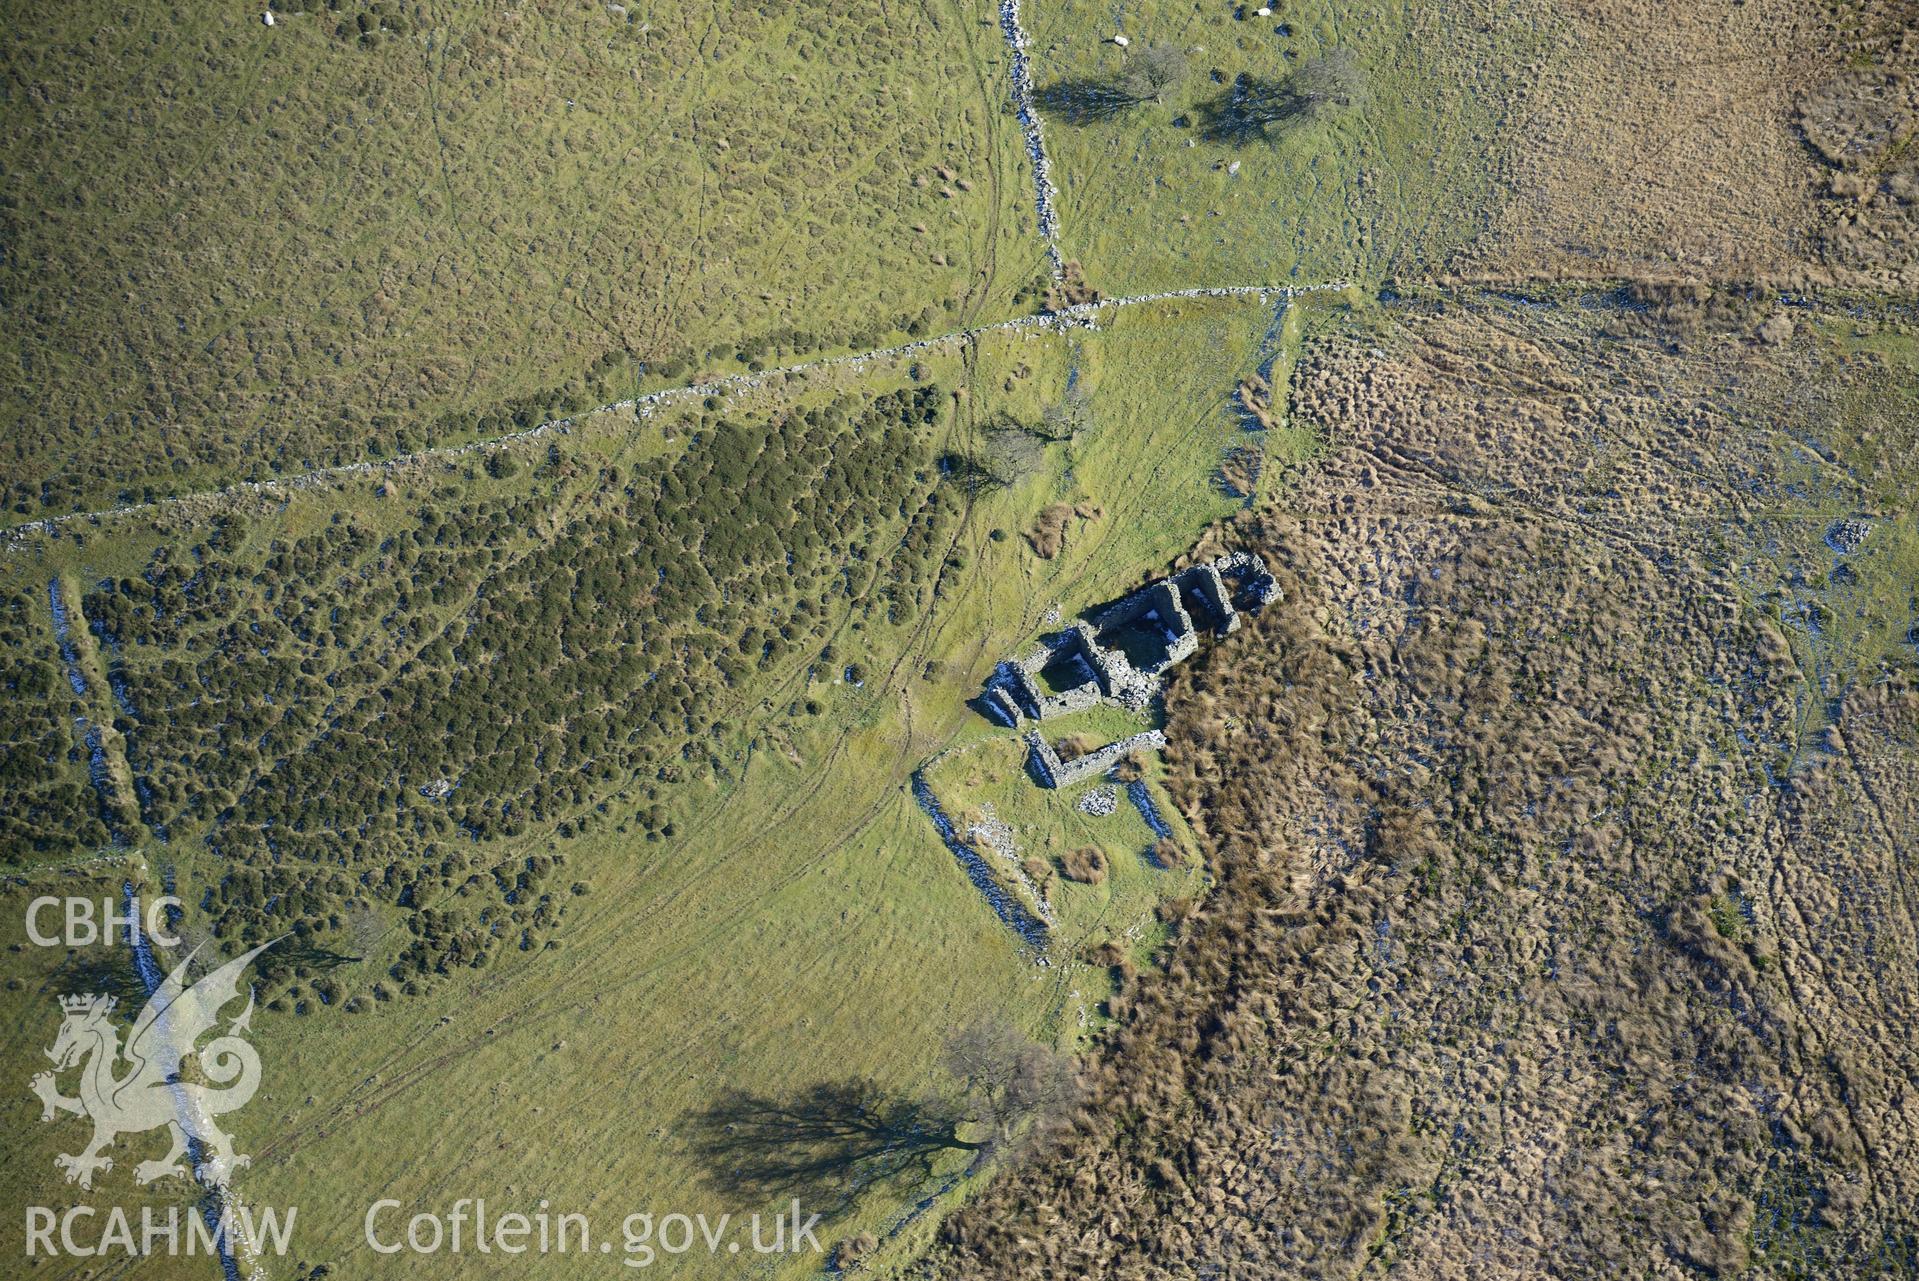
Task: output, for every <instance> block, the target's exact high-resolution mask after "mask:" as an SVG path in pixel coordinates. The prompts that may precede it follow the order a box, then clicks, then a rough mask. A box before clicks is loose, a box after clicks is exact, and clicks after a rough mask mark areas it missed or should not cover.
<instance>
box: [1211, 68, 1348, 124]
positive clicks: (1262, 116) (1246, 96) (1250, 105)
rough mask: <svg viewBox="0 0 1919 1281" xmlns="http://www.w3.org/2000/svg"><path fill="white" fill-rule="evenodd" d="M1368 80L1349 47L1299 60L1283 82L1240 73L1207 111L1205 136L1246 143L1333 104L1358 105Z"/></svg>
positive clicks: (1320, 113) (1316, 114)
mask: <svg viewBox="0 0 1919 1281" xmlns="http://www.w3.org/2000/svg"><path fill="white" fill-rule="evenodd" d="M1365 93H1366V78H1365V74H1364V73H1363V72H1362V71H1361V70H1360V66H1359V61H1358V59H1356V58H1354V57H1353V55H1352V51H1351V50H1348V49H1335V50H1333V51H1332V52H1331V53H1328V54H1326V55H1325V56H1324V57H1320V58H1312V59H1309V60H1307V61H1306V62H1303V63H1301V64H1300V65H1299V66H1298V68H1296V69H1295V70H1294V71H1293V72H1292V73H1291V74H1290V75H1288V76H1285V77H1284V78H1282V79H1279V80H1262V79H1260V78H1259V77H1257V76H1248V75H1242V76H1240V77H1238V78H1237V79H1235V80H1234V81H1233V83H1232V86H1231V87H1230V88H1228V89H1227V91H1226V93H1225V94H1224V95H1223V96H1222V97H1221V98H1220V99H1219V100H1218V101H1216V102H1213V103H1210V104H1208V105H1207V106H1206V107H1205V108H1204V109H1203V111H1204V114H1205V116H1206V135H1207V137H1209V138H1212V139H1213V140H1215V141H1218V142H1248V141H1251V140H1252V139H1254V138H1264V137H1267V136H1268V130H1269V129H1271V128H1272V127H1274V126H1278V125H1293V124H1304V123H1306V122H1308V121H1311V120H1316V119H1318V118H1320V117H1321V116H1323V115H1325V114H1326V113H1327V112H1329V111H1331V110H1333V109H1334V108H1340V107H1351V106H1355V105H1357V104H1358V103H1359V102H1360V101H1362V100H1363V99H1364V97H1365Z"/></svg>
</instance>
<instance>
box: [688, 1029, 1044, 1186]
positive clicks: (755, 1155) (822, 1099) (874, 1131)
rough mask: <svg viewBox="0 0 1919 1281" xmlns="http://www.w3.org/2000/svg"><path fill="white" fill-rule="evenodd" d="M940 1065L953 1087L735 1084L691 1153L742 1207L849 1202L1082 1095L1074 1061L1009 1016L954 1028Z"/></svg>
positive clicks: (1004, 1143) (706, 1118)
mask: <svg viewBox="0 0 1919 1281" xmlns="http://www.w3.org/2000/svg"><path fill="white" fill-rule="evenodd" d="M941 1063H942V1066H943V1067H944V1068H945V1070H946V1072H947V1074H948V1076H949V1077H950V1078H951V1087H950V1088H948V1089H946V1090H943V1091H933V1092H929V1093H927V1094H924V1095H921V1096H919V1097H910V1096H907V1095H904V1094H895V1093H893V1092H891V1091H889V1090H887V1089H886V1088H885V1087H883V1086H881V1085H880V1084H879V1083H878V1082H876V1081H873V1080H870V1079H868V1078H865V1077H853V1078H850V1079H847V1080H844V1081H835V1082H822V1083H820V1084H817V1085H813V1086H809V1087H808V1088H806V1089H803V1090H800V1091H798V1092H797V1093H795V1094H794V1095H792V1096H791V1097H790V1098H786V1099H773V1098H768V1097H765V1096H763V1095H755V1094H749V1093H746V1092H743V1091H735V1092H733V1093H731V1094H728V1095H726V1096H725V1097H723V1098H721V1099H720V1100H719V1101H718V1102H716V1103H714V1104H713V1105H712V1106H711V1107H708V1108H706V1109H705V1110H704V1111H702V1112H699V1113H697V1114H695V1115H694V1117H693V1118H692V1120H693V1124H694V1127H695V1132H694V1136H693V1141H692V1150H693V1152H694V1154H695V1155H696V1156H697V1157H699V1158H700V1160H701V1162H702V1163H703V1164H704V1165H705V1166H706V1173H707V1178H708V1179H709V1181H710V1182H712V1183H713V1184H714V1185H715V1186H716V1187H718V1188H719V1189H721V1190H722V1191H724V1192H727V1193H728V1194H730V1195H732V1196H735V1197H738V1198H739V1199H740V1200H741V1202H742V1204H746V1203H761V1202H765V1201H767V1200H776V1199H778V1198H781V1197H786V1196H795V1195H797V1196H800V1197H801V1198H802V1199H803V1200H807V1201H810V1202H812V1203H815V1204H818V1205H822V1206H826V1205H838V1206H844V1205H846V1204H849V1203H850V1202H851V1201H852V1199H853V1198H855V1197H857V1196H858V1195H859V1193H860V1192H861V1191H862V1190H864V1189H868V1188H876V1187H885V1186H891V1187H895V1188H911V1187H913V1186H917V1185H919V1184H922V1183H924V1182H925V1181H927V1180H929V1179H931V1178H932V1177H933V1175H934V1173H935V1168H936V1167H935V1162H936V1161H937V1160H938V1159H939V1158H940V1157H941V1156H943V1155H945V1154H948V1153H956V1152H958V1153H971V1154H973V1159H974V1160H979V1159H981V1158H983V1157H984V1156H987V1155H989V1154H991V1153H994V1152H1001V1151H1005V1150H1007V1148H1008V1146H1009V1144H1010V1143H1011V1142H1013V1141H1015V1140H1017V1139H1018V1138H1020V1137H1022V1136H1023V1135H1025V1134H1027V1133H1030V1132H1031V1131H1032V1129H1034V1128H1036V1127H1037V1126H1038V1125H1039V1124H1043V1123H1044V1121H1045V1120H1046V1119H1047V1118H1048V1117H1051V1116H1055V1115H1058V1114H1059V1113H1061V1112H1063V1111H1064V1110H1065V1109H1066V1108H1068V1107H1070V1106H1071V1105H1072V1103H1073V1102H1074V1100H1075V1099H1076V1098H1077V1093H1076V1089H1075V1085H1074V1081H1073V1076H1072V1070H1071V1063H1070V1060H1068V1059H1067V1058H1066V1057H1065V1056H1063V1055H1060V1054H1056V1053H1054V1052H1053V1051H1052V1050H1049V1049H1046V1048H1045V1047H1043V1046H1039V1045H1035V1044H1034V1043H1033V1042H1031V1041H1029V1040H1027V1039H1026V1038H1025V1037H1024V1036H1022V1035H1021V1034H1020V1033H1019V1031H1018V1030H1017V1029H1015V1028H1013V1027H1011V1026H1009V1025H1007V1024H1005V1023H999V1022H983V1023H976V1024H973V1025H972V1026H970V1027H967V1028H965V1029H963V1030H962V1031H960V1032H958V1033H956V1034H955V1035H954V1036H953V1037H952V1038H951V1039H950V1040H948V1041H947V1043H946V1047H945V1050H944V1052H943V1053H942V1055H941Z"/></svg>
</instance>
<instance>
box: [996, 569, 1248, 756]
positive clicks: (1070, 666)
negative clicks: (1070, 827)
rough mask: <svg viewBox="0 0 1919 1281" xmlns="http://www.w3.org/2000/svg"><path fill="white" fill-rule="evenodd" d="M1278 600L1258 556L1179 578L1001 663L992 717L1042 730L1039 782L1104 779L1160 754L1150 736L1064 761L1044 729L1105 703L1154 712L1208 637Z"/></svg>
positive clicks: (1159, 743)
mask: <svg viewBox="0 0 1919 1281" xmlns="http://www.w3.org/2000/svg"><path fill="white" fill-rule="evenodd" d="M1277 591H1278V588H1277V585H1276V584H1275V583H1274V582H1273V577H1272V575H1271V574H1269V573H1268V572H1267V570H1266V566H1265V565H1264V564H1263V563H1262V562H1261V561H1260V560H1259V558H1258V557H1256V556H1254V555H1252V554H1251V553H1248V552H1238V553H1235V554H1233V555H1231V556H1222V557H1220V558H1218V559H1217V560H1212V561H1206V562H1203V563H1201V564H1198V565H1194V566H1192V567H1191V568H1190V569H1185V570H1181V571H1180V572H1179V573H1177V574H1174V575H1172V576H1171V577H1168V578H1162V579H1160V580H1159V581H1158V582H1156V583H1151V584H1149V585H1147V586H1145V587H1143V588H1141V589H1140V590H1139V591H1136V592H1134V593H1133V594H1132V595H1130V596H1127V597H1125V598H1124V599H1122V600H1120V601H1117V602H1115V603H1114V604H1112V605H1109V606H1107V607H1106V608H1104V609H1102V610H1099V611H1097V612H1095V613H1093V614H1092V615H1090V616H1089V617H1087V618H1085V619H1076V620H1074V621H1073V623H1072V624H1071V625H1070V626H1068V627H1067V628H1066V629H1065V630H1064V631H1061V632H1057V633H1055V634H1054V635H1052V636H1049V637H1046V638H1045V640H1044V641H1043V643H1042V644H1041V645H1040V647H1039V648H1037V649H1035V650H1033V651H1032V652H1031V653H1029V654H1027V655H1026V656H1025V657H1023V658H1019V659H1011V660H1008V661H1006V662H1002V663H1001V664H1000V665H999V666H998V667H997V668H995V669H994V672H993V675H992V678H991V679H989V680H988V681H987V683H986V688H985V690H984V691H982V694H981V702H982V705H983V706H984V707H985V709H986V710H987V712H988V714H989V715H992V716H993V717H994V718H995V719H997V720H999V721H1001V722H1002V723H1003V724H1006V725H1009V726H1013V727H1018V726H1019V725H1020V724H1022V723H1023V722H1038V723H1039V725H1038V726H1037V727H1035V728H1033V729H1031V730H1029V732H1028V733H1027V735H1026V741H1027V745H1028V747H1029V748H1030V750H1031V755H1030V758H1029V765H1030V766H1031V768H1032V771H1033V775H1034V777H1035V778H1036V779H1037V780H1038V781H1039V782H1040V783H1042V784H1043V785H1045V786H1047V787H1067V786H1071V785H1072V784H1074V783H1078V782H1081V781H1082V780H1084V779H1087V778H1091V777H1093V776H1094V775H1096V774H1100V773H1103V772H1105V771H1106V770H1107V769H1109V768H1111V767H1112V766H1113V765H1114V764H1115V763H1116V762H1117V761H1119V759H1120V758H1121V757H1123V756H1125V755H1126V754H1127V753H1128V752H1130V751H1132V750H1134V749H1135V748H1142V747H1151V748H1160V747H1164V746H1165V745H1166V739H1165V736H1164V735H1163V734H1161V733H1160V731H1158V730H1149V731H1147V732H1146V733H1143V734H1136V735H1133V736H1132V737H1130V738H1126V739H1121V740H1120V741H1119V742H1116V743H1108V744H1106V745H1105V746H1104V747H1101V748H1099V749H1097V750H1095V751H1091V752H1087V753H1086V754H1084V755H1082V756H1077V757H1074V758H1073V759H1072V760H1066V761H1062V760H1061V759H1060V755H1059V752H1058V750H1057V749H1056V748H1055V747H1054V746H1053V745H1052V744H1051V743H1050V742H1049V741H1048V740H1047V738H1046V735H1045V733H1044V732H1043V726H1044V723H1045V722H1046V721H1049V720H1053V719H1055V718H1057V717H1060V716H1066V715H1069V714H1071V713H1073V712H1078V711H1083V710H1085V709H1086V708H1089V707H1092V706H1095V705H1096V704H1099V703H1102V702H1110V703H1116V704H1118V705H1120V706H1122V707H1128V708H1131V709H1133V710H1135V711H1139V710H1144V709H1145V708H1147V707H1148V706H1150V705H1152V704H1153V703H1154V702H1155V701H1156V700H1157V699H1158V698H1159V695H1160V691H1161V688H1162V686H1163V684H1164V681H1165V677H1166V673H1167V671H1168V670H1170V669H1171V668H1172V666H1173V665H1174V664H1175V663H1178V662H1180V661H1182V660H1183V659H1186V658H1188V657H1190V656H1191V655H1192V653H1193V652H1194V651H1195V650H1197V649H1198V648H1199V641H1200V637H1201V635H1202V634H1211V635H1213V636H1225V635H1228V634H1229V633H1231V632H1232V631H1234V630H1235V629H1236V628H1237V627H1238V626H1239V622H1240V611H1241V610H1242V609H1256V608H1258V607H1259V606H1261V605H1264V604H1266V602H1267V601H1269V600H1270V599H1272V597H1273V596H1274V595H1275V594H1276V592H1277Z"/></svg>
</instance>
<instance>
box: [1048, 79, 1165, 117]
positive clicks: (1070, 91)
mask: <svg viewBox="0 0 1919 1281" xmlns="http://www.w3.org/2000/svg"><path fill="white" fill-rule="evenodd" d="M1033 100H1034V101H1035V102H1037V103H1038V104H1039V109H1040V110H1041V111H1043V112H1045V113H1046V114H1047V115H1049V116H1051V117H1053V118H1054V119H1056V120H1059V121H1061V122H1063V123H1065V124H1069V125H1091V124H1098V123H1099V122H1100V121H1102V120H1111V119H1112V118H1113V117H1115V116H1118V115H1121V114H1123V113H1124V112H1126V111H1129V110H1131V109H1132V108H1134V107H1137V106H1138V105H1139V102H1140V100H1139V98H1138V97H1137V96H1135V95H1134V94H1132V93H1131V92H1129V91H1128V90H1125V89H1122V88H1120V87H1119V86H1118V85H1115V84H1112V83H1111V82H1109V81H1105V80H1056V81H1054V82H1053V83H1052V84H1049V85H1046V86H1044V87H1043V88H1041V89H1040V90H1039V91H1038V92H1037V93H1035V94H1034V95H1033Z"/></svg>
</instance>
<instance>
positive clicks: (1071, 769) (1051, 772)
mask: <svg viewBox="0 0 1919 1281" xmlns="http://www.w3.org/2000/svg"><path fill="white" fill-rule="evenodd" d="M1026 745H1027V746H1028V747H1029V748H1030V749H1032V762H1033V772H1034V773H1036V774H1038V775H1039V776H1040V782H1041V783H1042V784H1043V785H1044V786H1046V787H1072V786H1073V785H1074V784H1076V783H1083V782H1085V781H1086V780H1087V779H1089V778H1096V777H1098V776H1099V775H1101V774H1104V773H1105V772H1106V771H1107V770H1109V769H1111V768H1113V766H1115V765H1117V764H1119V763H1120V761H1121V760H1123V759H1124V758H1125V757H1126V755H1127V753H1129V752H1132V751H1133V750H1135V749H1137V748H1151V749H1152V750H1154V751H1158V750H1159V749H1160V748H1162V747H1165V746H1166V735H1165V734H1164V733H1162V732H1161V731H1159V730H1156V729H1149V730H1145V731H1143V732H1141V733H1138V734H1134V735H1132V736H1130V737H1128V738H1122V739H1119V740H1117V741H1116V742H1111V743H1108V744H1107V745H1106V746H1104V747H1099V748H1095V749H1093V750H1092V751H1090V752H1088V753H1086V754H1085V755H1084V756H1075V757H1074V758H1073V759H1072V760H1070V761H1063V760H1061V759H1060V756H1059V752H1058V751H1056V750H1055V749H1054V747H1053V745H1052V744H1051V743H1049V742H1047V741H1046V736H1045V735H1044V734H1042V733H1040V732H1039V731H1038V730H1031V731H1029V732H1028V733H1027V735H1026Z"/></svg>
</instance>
